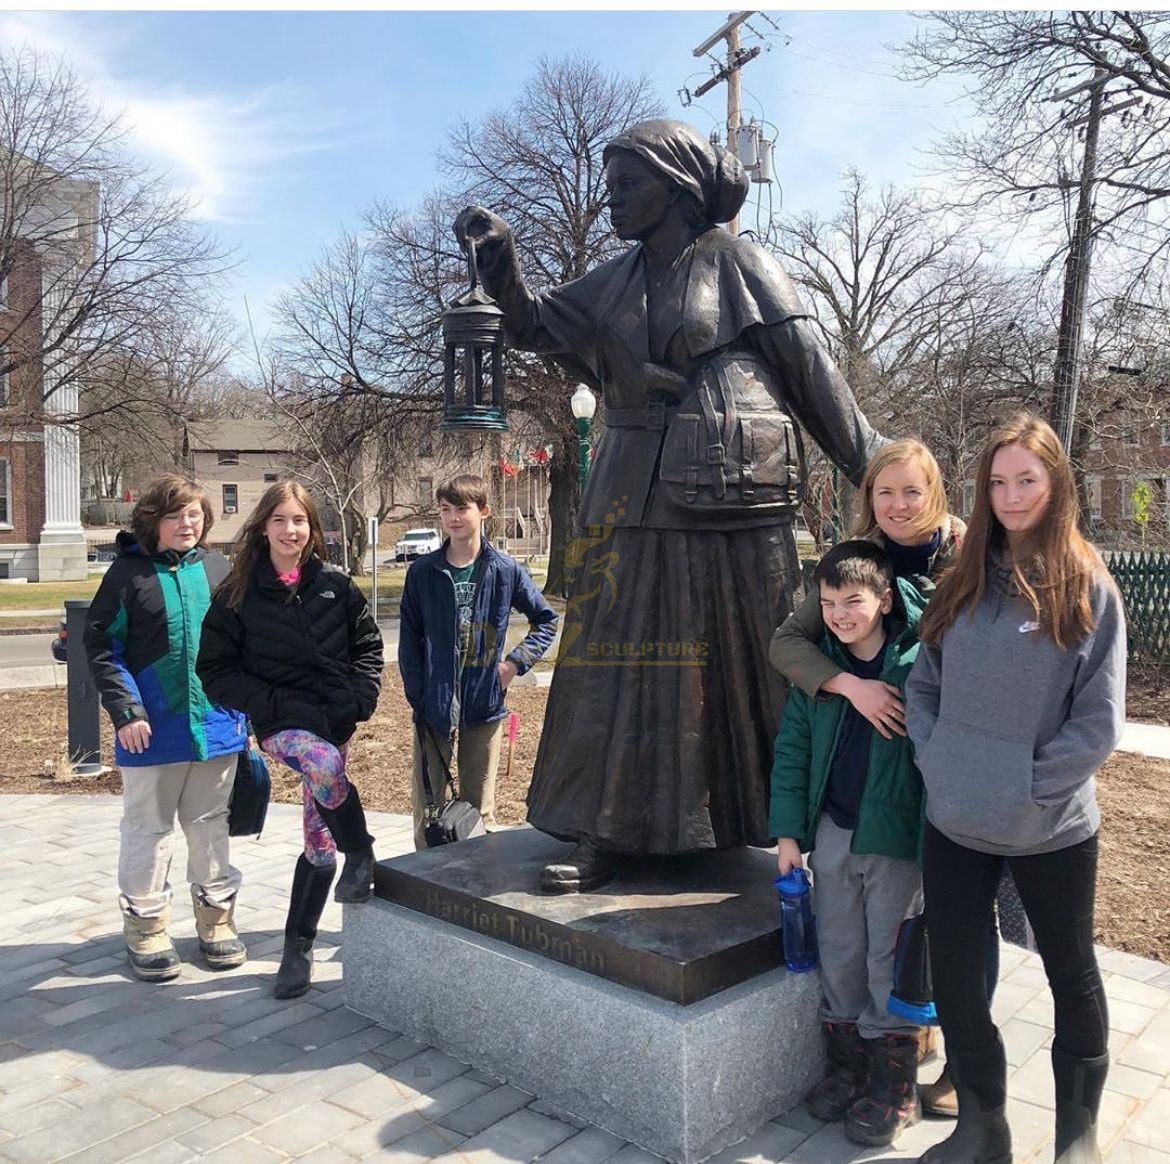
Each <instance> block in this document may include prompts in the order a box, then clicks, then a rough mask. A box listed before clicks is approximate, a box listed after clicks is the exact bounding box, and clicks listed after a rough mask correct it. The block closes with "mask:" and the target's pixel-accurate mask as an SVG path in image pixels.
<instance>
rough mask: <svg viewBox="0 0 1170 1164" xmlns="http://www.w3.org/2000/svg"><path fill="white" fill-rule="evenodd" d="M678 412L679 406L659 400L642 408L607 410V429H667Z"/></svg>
mask: <svg viewBox="0 0 1170 1164" xmlns="http://www.w3.org/2000/svg"><path fill="white" fill-rule="evenodd" d="M677 412H678V405H677V404H666V403H665V402H663V401H661V400H659V401H654V402H652V403H650V404H645V405H643V406H642V407H641V408H607V409H606V410H605V424H606V427H607V428H649V429H662V428H665V427H666V425H667V422H668V421H669V420H670V419H671V418H672V417H673V416H674V415H675V413H677Z"/></svg>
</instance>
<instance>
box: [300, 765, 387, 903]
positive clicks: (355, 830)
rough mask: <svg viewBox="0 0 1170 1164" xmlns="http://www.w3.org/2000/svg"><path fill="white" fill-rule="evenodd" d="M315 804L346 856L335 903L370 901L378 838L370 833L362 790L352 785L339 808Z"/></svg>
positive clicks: (335, 892)
mask: <svg viewBox="0 0 1170 1164" xmlns="http://www.w3.org/2000/svg"><path fill="white" fill-rule="evenodd" d="M314 803H315V804H316V805H317V811H318V812H319V813H320V814H321V819H322V820H323V821H324V822H325V825H326V827H327V828H328V829H329V832H330V834H331V835H332V837H333V843H334V844H335V845H336V846H337V851H338V852H339V853H344V854H345V867H344V868H343V869H342V870H341V877H340V879H339V880H338V882H337V888H336V889H335V890H334V891H333V900H334V901H350V902H355V901H368V900H369V898H370V886H372V885H373V884H374V838H373V837H371V836H370V834H369V833H368V832H366V814H365V812H364V811H363V809H362V801H361V797H360V796H358V790H357V789H356V788H355V787H354V786H353V785H352V784H351V785H350V786H349V795H348V796H347V797H346V798H345V799H344V800H343V801H342V802H341V803H340V804H339V805H338V806H337V807H336V808H326V807H325V805H323V804H322V803H321V802H320V801H319V800H316V801H314Z"/></svg>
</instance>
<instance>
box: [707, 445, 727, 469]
mask: <svg viewBox="0 0 1170 1164" xmlns="http://www.w3.org/2000/svg"><path fill="white" fill-rule="evenodd" d="M707 464H708V465H725V464H727V447H726V446H725V445H722V444H715V445H708V446H707Z"/></svg>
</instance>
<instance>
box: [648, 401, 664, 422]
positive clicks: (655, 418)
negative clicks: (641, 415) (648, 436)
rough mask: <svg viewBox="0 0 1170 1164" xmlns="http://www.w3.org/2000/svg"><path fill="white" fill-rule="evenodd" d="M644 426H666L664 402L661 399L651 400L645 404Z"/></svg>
mask: <svg viewBox="0 0 1170 1164" xmlns="http://www.w3.org/2000/svg"><path fill="white" fill-rule="evenodd" d="M646 427H647V428H650V429H662V428H665V427H666V404H665V402H664V401H661V400H651V401H650V403H649V404H647V405H646Z"/></svg>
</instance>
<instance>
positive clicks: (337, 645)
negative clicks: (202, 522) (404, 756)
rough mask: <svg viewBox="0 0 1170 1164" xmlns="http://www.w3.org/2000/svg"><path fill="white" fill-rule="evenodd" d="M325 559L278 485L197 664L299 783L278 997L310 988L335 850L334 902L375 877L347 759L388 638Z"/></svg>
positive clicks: (212, 614) (316, 524)
mask: <svg viewBox="0 0 1170 1164" xmlns="http://www.w3.org/2000/svg"><path fill="white" fill-rule="evenodd" d="M324 556H325V539H324V535H323V534H322V531H321V521H320V518H319V517H318V516H317V507H316V505H315V504H314V503H313V500H312V498H311V497H310V496H309V494H308V493H307V492H306V491H305V489H304V488H303V487H302V486H300V485H298V484H296V483H295V482H291V481H282V482H278V483H277V484H275V485H273V486H271V487H270V488H269V489H268V490H266V491H265V493H264V496H263V497H261V498H260V501H259V503H258V504H257V506H256V508H255V510H254V511H253V512H252V515H251V516H250V517H249V518H248V520H247V521H246V522H245V523H244V528H243V529H242V530H241V531H240V535H239V537H238V538H237V540H236V551H235V554H234V557H233V562H232V569H231V573H230V574H229V575H228V577H227V579H226V580H225V581H224V583H223V585H222V586H220V588H219V589H218V590H217V591H216V594H215V598H214V599H213V601H212V604H211V609H210V610H209V611H208V612H207V617H206V619H205V620H204V623H203V637H202V643H201V645H200V648H199V658H198V661H197V662H196V667H195V669H196V671H197V673H198V675H199V679H200V682H201V683H202V684H203V688H204V690H205V691H206V692H207V694H208V696H209V697H210V698H211V699H213V700H214V701H215V702H217V703H220V704H223V705H224V706H226V707H233V708H236V709H238V710H240V711H243V712H245V713H246V714H247V715H248V716H249V718H250V719H251V721H252V725H253V727H254V729H255V732H256V736H257V738H258V739H259V741H260V746H261V747H262V748H263V749H264V751H265V752H267V753H268V754H269V755H271V756H274V757H275V758H276V759H278V760H280V761H282V762H283V763H285V764H287V765H288V766H289V767H290V768H293V769H294V770H296V771H297V772H299V773H300V774H301V777H302V781H303V784H304V801H305V813H304V833H305V851H304V853H303V854H302V855H301V857H300V858H299V859H298V860H297V867H296V871H295V873H294V875H293V887H292V897H291V901H290V904H289V913H288V920H287V922H286V924H285V932H284V933H285V940H284V955H283V957H282V959H281V963H280V970H279V971H278V973H277V976H276V985H275V988H274V991H273V993H274V994H275V995H276V997H277V998H296V997H297V996H298V995H301V994H304V993H305V991H306V990H308V989H309V978H310V972H311V962H310V958H309V951H310V950H311V949H312V947H313V941H314V939H315V938H316V936H317V923H318V921H319V920H320V917H321V911H322V910H323V909H324V908H325V900H326V898H327V896H328V893H329V887H330V885H332V883H333V877H334V874H335V872H336V868H337V864H336V854H337V851H338V850H340V851H341V852H343V853H345V855H346V858H345V868H344V870H343V871H342V874H341V879H340V880H339V881H338V883H337V889H336V890H335V891H334V899H335V900H337V901H350V902H359V901H365V900H367V899H368V898H369V896H370V885H371V884H372V882H373V870H374V850H373V843H374V838H373V837H371V836H370V835H369V833H368V832H367V831H366V818H365V813H364V812H363V811H362V804H361V800H360V798H359V797H358V791H357V788H355V787H354V786H353V785H352V784H350V782H349V780H348V779H347V778H346V771H345V765H346V754H347V752H348V747H349V740H350V738H351V737H352V735H353V733H354V730H355V728H356V727H357V725H358V724H359V723H360V722H362V721H363V720H367V719H369V718H370V716H371V715H373V713H374V708H375V706H376V705H377V702H378V692H379V689H380V687H381V682H382V636H381V634H380V633H379V631H378V627H377V625H376V624H375V622H374V620H373V618H372V616H371V615H370V612H369V609H368V608H367V606H366V600H365V597H364V596H363V595H362V593H361V591H360V590H358V588H357V587H356V586H355V585H354V583H353V580H352V579H351V578H350V577H349V575H348V574H346V573H345V572H344V571H342V570H339V569H337V568H336V567H335V566H330V565H328V564H327V563H326V562H325V561H324Z"/></svg>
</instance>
